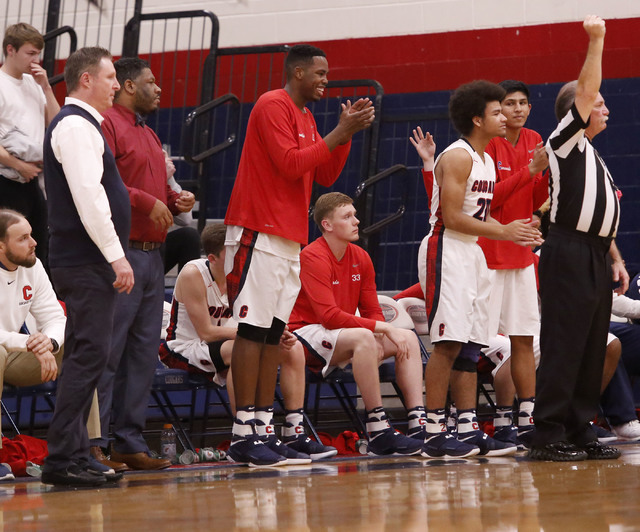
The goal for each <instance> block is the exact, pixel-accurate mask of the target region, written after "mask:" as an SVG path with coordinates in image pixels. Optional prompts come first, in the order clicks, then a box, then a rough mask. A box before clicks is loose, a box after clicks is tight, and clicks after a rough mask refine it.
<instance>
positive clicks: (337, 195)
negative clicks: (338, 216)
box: [313, 192, 353, 233]
mask: <svg viewBox="0 0 640 532" xmlns="http://www.w3.org/2000/svg"><path fill="white" fill-rule="evenodd" d="M343 205H353V200H352V199H351V198H350V197H349V196H347V195H346V194H343V193H342V192H328V193H327V194H323V195H322V196H320V197H319V198H318V199H317V201H316V204H315V206H314V208H313V221H314V222H316V225H317V226H318V227H319V228H320V231H322V232H323V233H324V228H323V227H322V220H326V219H327V218H329V216H331V215H332V214H333V211H335V210H336V209H337V208H338V207H342V206H343Z"/></svg>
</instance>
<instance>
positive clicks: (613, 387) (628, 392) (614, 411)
mask: <svg viewBox="0 0 640 532" xmlns="http://www.w3.org/2000/svg"><path fill="white" fill-rule="evenodd" d="M609 331H610V332H611V334H614V335H615V336H617V337H618V340H620V343H621V344H622V355H621V357H620V363H619V364H618V367H617V368H616V371H615V373H614V374H613V377H612V378H611V382H610V383H609V385H608V386H607V387H606V388H605V390H604V392H603V393H602V397H601V399H600V406H601V407H602V412H603V413H604V415H605V417H606V418H607V420H608V422H609V424H610V425H622V424H624V423H627V422H629V421H632V420H634V419H637V416H636V409H635V399H634V396H633V389H632V388H631V381H630V379H629V373H631V374H632V375H639V374H640V325H636V324H635V323H616V322H611V324H610V326H609Z"/></svg>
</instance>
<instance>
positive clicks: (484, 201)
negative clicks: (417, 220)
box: [473, 198, 491, 222]
mask: <svg viewBox="0 0 640 532" xmlns="http://www.w3.org/2000/svg"><path fill="white" fill-rule="evenodd" d="M478 207H480V208H479V209H478V210H477V211H476V212H475V214H474V215H473V217H474V218H477V219H478V220H480V221H481V222H486V221H487V216H488V215H489V209H490V208H491V199H490V198H479V199H478Z"/></svg>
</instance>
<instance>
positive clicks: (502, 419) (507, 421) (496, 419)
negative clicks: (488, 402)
mask: <svg viewBox="0 0 640 532" xmlns="http://www.w3.org/2000/svg"><path fill="white" fill-rule="evenodd" d="M511 425H513V408H512V407H510V406H497V407H496V413H495V415H494V416H493V426H494V427H495V428H497V429H498V428H500V427H509V426H511Z"/></svg>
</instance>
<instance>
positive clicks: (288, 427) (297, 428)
mask: <svg viewBox="0 0 640 532" xmlns="http://www.w3.org/2000/svg"><path fill="white" fill-rule="evenodd" d="M304 433H305V431H304V417H303V416H302V408H300V409H299V410H287V414H286V417H285V422H284V425H282V437H283V438H292V437H294V436H298V435H300V434H304Z"/></svg>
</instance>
